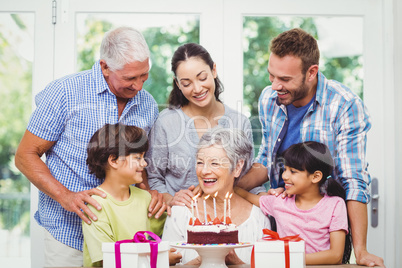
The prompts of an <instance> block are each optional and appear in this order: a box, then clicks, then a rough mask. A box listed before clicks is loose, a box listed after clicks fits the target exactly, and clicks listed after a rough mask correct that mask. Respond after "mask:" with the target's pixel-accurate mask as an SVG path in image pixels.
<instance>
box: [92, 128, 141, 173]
mask: <svg viewBox="0 0 402 268" xmlns="http://www.w3.org/2000/svg"><path fill="white" fill-rule="evenodd" d="M147 150H148V137H147V134H146V132H145V131H144V130H143V129H141V128H139V127H136V126H127V125H123V124H120V123H117V124H114V125H110V124H106V125H104V126H103V127H102V128H100V129H98V130H97V131H96V132H95V133H94V134H93V136H92V137H91V139H90V141H89V143H88V146H87V153H88V157H87V165H88V168H89V171H90V174H95V176H96V177H97V178H98V179H104V178H105V175H106V164H107V162H108V158H109V156H111V155H112V156H113V159H117V158H118V157H119V156H127V155H130V154H132V153H144V152H146V151H147Z"/></svg>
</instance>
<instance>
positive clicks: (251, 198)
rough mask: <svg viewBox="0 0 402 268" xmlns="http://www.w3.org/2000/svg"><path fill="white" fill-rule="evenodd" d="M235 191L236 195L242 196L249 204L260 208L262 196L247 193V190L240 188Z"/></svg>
mask: <svg viewBox="0 0 402 268" xmlns="http://www.w3.org/2000/svg"><path fill="white" fill-rule="evenodd" d="M234 191H235V193H236V194H238V195H240V196H241V197H243V198H244V199H246V200H247V201H248V202H250V203H252V204H254V205H256V206H257V207H260V196H259V195H256V194H252V193H250V192H247V191H246V190H244V189H242V188H240V187H237V186H236V187H235V188H234Z"/></svg>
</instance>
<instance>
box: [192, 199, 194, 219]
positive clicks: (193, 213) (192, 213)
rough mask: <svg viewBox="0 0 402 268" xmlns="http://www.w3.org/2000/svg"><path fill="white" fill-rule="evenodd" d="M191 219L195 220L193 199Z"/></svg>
mask: <svg viewBox="0 0 402 268" xmlns="http://www.w3.org/2000/svg"><path fill="white" fill-rule="evenodd" d="M191 220H192V221H194V200H193V199H191Z"/></svg>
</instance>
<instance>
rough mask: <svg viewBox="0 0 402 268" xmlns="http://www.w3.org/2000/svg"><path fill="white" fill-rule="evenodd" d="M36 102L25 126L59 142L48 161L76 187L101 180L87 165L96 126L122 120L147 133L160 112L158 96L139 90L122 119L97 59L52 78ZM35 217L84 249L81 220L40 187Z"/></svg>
mask: <svg viewBox="0 0 402 268" xmlns="http://www.w3.org/2000/svg"><path fill="white" fill-rule="evenodd" d="M35 101H36V105H37V108H36V109H35V111H34V112H33V114H32V117H31V119H30V121H29V123H28V127H27V129H28V131H30V132H31V133H33V134H34V135H36V136H38V137H40V138H42V139H45V140H48V141H56V143H55V144H54V146H53V147H52V148H50V149H49V150H48V151H47V152H46V165H47V166H48V167H49V169H50V172H51V174H52V175H53V176H54V177H55V178H56V179H57V180H58V181H59V182H61V183H62V184H63V185H64V186H65V187H67V188H68V189H69V190H71V191H74V192H78V191H84V190H89V189H91V188H95V187H97V186H99V184H100V180H99V179H97V178H96V177H95V176H94V175H91V174H89V170H88V167H87V165H86V159H87V153H86V148H87V144H88V142H89V139H90V138H91V137H92V135H93V134H94V133H95V131H96V130H98V129H99V128H101V127H102V126H103V125H105V124H107V123H108V124H115V123H118V122H120V123H123V124H126V125H135V126H138V127H141V128H143V129H145V130H146V131H147V132H148V131H149V130H150V128H151V127H152V125H153V123H154V122H155V120H156V118H157V116H158V106H157V103H156V102H155V100H154V98H153V97H152V96H151V95H150V94H149V93H148V92H147V91H145V90H141V91H139V92H138V94H137V95H136V96H135V97H134V98H132V99H130V100H129V101H128V103H127V104H126V107H125V108H124V111H123V113H122V115H121V117H120V118H119V117H118V109H117V101H116V97H115V95H114V94H113V93H112V92H111V91H110V89H109V87H108V84H107V83H106V81H105V79H104V77H103V74H102V71H101V68H100V64H99V61H98V62H96V63H95V64H94V65H93V67H92V70H87V71H83V72H79V73H76V74H73V75H69V76H66V77H63V78H61V79H58V80H55V81H53V82H51V83H50V84H49V85H48V86H47V87H46V88H45V89H44V90H43V91H41V92H40V93H39V94H38V95H37V96H36V99H35ZM35 219H36V220H37V222H38V223H39V225H41V226H43V227H44V228H46V229H47V230H48V231H49V232H50V233H51V234H52V235H53V236H54V237H55V238H56V239H57V240H58V241H60V242H62V243H64V244H66V245H68V246H70V247H73V248H75V249H78V250H81V251H82V246H83V235H82V229H81V219H80V218H79V217H78V216H77V215H76V214H75V213H72V212H69V211H66V210H65V209H63V207H62V206H61V205H60V204H59V203H57V202H56V201H54V200H53V199H52V198H50V197H49V196H47V195H46V194H44V193H43V192H39V206H38V211H37V212H36V213H35Z"/></svg>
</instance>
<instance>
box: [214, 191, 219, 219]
mask: <svg viewBox="0 0 402 268" xmlns="http://www.w3.org/2000/svg"><path fill="white" fill-rule="evenodd" d="M217 195H218V192H216V193H215V194H214V198H213V199H214V219H216V203H215V197H216V196H217Z"/></svg>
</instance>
